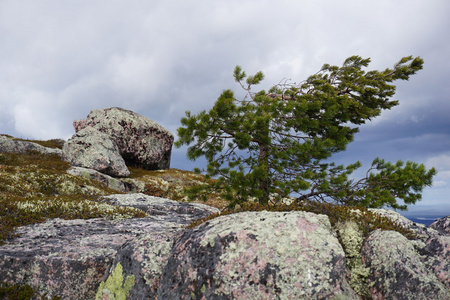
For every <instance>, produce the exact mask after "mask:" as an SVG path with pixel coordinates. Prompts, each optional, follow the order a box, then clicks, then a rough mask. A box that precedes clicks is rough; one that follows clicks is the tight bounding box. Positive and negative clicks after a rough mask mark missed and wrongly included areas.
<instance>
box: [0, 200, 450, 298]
mask: <svg viewBox="0 0 450 300" xmlns="http://www.w3.org/2000/svg"><path fill="white" fill-rule="evenodd" d="M99 201H100V202H101V204H102V205H109V206H114V207H116V206H123V207H134V208H137V209H139V210H141V211H144V212H145V213H146V217H144V218H134V219H123V218H121V219H118V220H107V219H100V218H97V219H89V220H80V219H76V220H62V219H52V220H47V221H45V222H43V223H39V224H35V225H29V226H24V227H20V228H19V229H18V230H17V232H16V233H17V235H16V236H14V237H12V238H11V239H9V240H8V241H7V243H5V244H4V245H1V246H0V278H1V279H2V281H3V282H7V283H20V284H29V285H31V286H32V287H34V288H37V287H39V293H41V294H46V295H47V297H53V296H61V298H62V299H109V300H112V299H361V297H360V296H361V295H364V297H365V298H364V299H366V298H367V299H370V298H371V297H372V298H373V299H450V297H449V295H450V282H449V278H450V273H449V272H450V270H449V249H450V235H446V234H441V233H440V232H441V231H442V228H440V227H445V222H440V221H438V222H437V223H436V224H435V225H434V227H435V229H430V228H428V229H427V228H425V229H424V228H422V230H421V231H420V232H419V229H417V230H418V233H420V234H417V237H416V238H415V239H407V238H406V237H404V236H403V235H401V234H400V233H398V232H396V231H382V230H376V231H374V232H372V233H371V234H370V235H369V236H368V237H364V236H363V235H362V233H361V231H360V229H359V227H358V226H356V224H355V223H352V222H346V223H342V224H338V225H336V226H331V224H330V221H329V219H328V217H327V216H325V215H320V214H314V213H309V212H302V211H290V212H267V211H261V212H243V213H238V214H231V215H224V216H220V217H217V218H214V219H212V220H209V221H206V222H205V223H203V224H201V225H199V226H197V227H195V228H193V229H189V228H186V227H185V226H186V225H187V224H189V223H190V222H191V221H193V220H196V219H198V218H203V217H206V216H208V215H210V214H213V213H218V212H219V211H218V210H217V209H215V208H212V207H209V206H207V205H204V204H196V203H182V202H177V201H173V200H169V199H163V198H158V197H152V196H147V195H144V194H140V193H136V194H116V195H109V196H102V197H101V198H100V199H99ZM377 212H378V213H380V214H384V215H388V216H390V217H391V218H392V219H397V218H400V216H399V215H398V214H396V213H390V212H388V211H384V210H377ZM355 213H357V212H355ZM403 221H404V222H405V224H404V225H405V226H406V227H408V226H414V225H413V224H407V223H408V222H407V221H405V220H403ZM411 223H412V222H411ZM439 224H443V225H442V226H439ZM411 228H414V227H411ZM367 293H368V294H367Z"/></svg>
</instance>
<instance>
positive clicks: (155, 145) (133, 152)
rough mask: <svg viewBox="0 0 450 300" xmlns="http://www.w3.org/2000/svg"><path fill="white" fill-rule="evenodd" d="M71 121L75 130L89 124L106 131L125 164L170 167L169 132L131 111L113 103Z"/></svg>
mask: <svg viewBox="0 0 450 300" xmlns="http://www.w3.org/2000/svg"><path fill="white" fill-rule="evenodd" d="M73 125H74V128H75V131H76V132H78V131H80V130H82V129H84V128H86V127H93V128H95V129H97V130H99V131H101V132H104V133H106V134H107V135H108V136H109V137H110V138H111V139H112V140H113V141H114V143H115V144H116V145H117V146H118V148H119V151H120V154H121V155H122V157H123V158H124V159H125V161H126V162H127V164H129V165H139V166H142V167H143V168H144V169H149V170H158V169H168V168H169V167H170V156H171V152H172V144H173V140H174V136H173V134H172V133H170V132H169V131H167V130H166V129H164V128H163V127H162V126H161V125H159V124H157V123H156V122H154V121H152V120H150V119H148V118H146V117H143V116H141V115H139V114H137V113H135V112H132V111H130V110H126V109H122V108H117V107H112V108H105V109H97V110H92V111H91V112H90V113H89V115H88V116H87V118H86V119H82V120H77V121H74V123H73Z"/></svg>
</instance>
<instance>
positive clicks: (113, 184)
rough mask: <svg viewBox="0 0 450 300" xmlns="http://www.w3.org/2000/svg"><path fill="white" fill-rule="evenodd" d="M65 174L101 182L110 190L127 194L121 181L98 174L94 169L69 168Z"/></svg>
mask: <svg viewBox="0 0 450 300" xmlns="http://www.w3.org/2000/svg"><path fill="white" fill-rule="evenodd" d="M67 173H68V174H70V175H73V176H81V177H84V178H88V179H92V180H96V181H100V182H103V183H104V184H105V185H106V186H107V187H109V188H110V189H114V190H116V191H119V192H127V188H126V187H125V184H124V183H123V182H122V181H120V180H119V179H117V178H114V177H111V176H109V175H106V174H103V173H100V172H98V171H96V170H94V169H88V168H83V167H70V168H69V169H67Z"/></svg>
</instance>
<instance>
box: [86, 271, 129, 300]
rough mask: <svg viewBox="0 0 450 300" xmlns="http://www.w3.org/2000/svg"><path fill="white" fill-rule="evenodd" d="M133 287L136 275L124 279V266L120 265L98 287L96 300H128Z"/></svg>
mask: <svg viewBox="0 0 450 300" xmlns="http://www.w3.org/2000/svg"><path fill="white" fill-rule="evenodd" d="M133 286H134V275H131V276H127V277H126V278H125V279H124V276H123V268H122V265H121V264H120V263H118V264H117V265H116V267H115V269H114V270H113V271H112V273H111V275H110V276H109V277H108V278H107V279H106V281H104V282H102V283H101V284H100V286H99V287H98V290H97V294H96V295H95V299H96V300H97V299H107V300H126V298H127V296H128V293H129V292H130V290H131V288H132V287H133Z"/></svg>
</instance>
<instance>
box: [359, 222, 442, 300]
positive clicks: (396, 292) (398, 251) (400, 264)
mask: <svg viewBox="0 0 450 300" xmlns="http://www.w3.org/2000/svg"><path fill="white" fill-rule="evenodd" d="M362 258H363V261H364V262H365V265H366V267H368V268H369V270H370V271H369V277H368V281H369V286H370V291H371V293H372V297H373V298H374V299H414V300H415V299H424V300H425V299H447V300H448V299H450V296H449V295H450V290H448V289H446V287H445V286H444V285H443V284H442V282H440V281H439V279H438V278H437V277H436V275H435V274H434V273H433V272H432V271H430V270H429V269H428V268H427V266H426V264H425V263H424V261H423V258H422V257H421V256H420V255H419V253H418V252H417V251H416V249H415V248H414V244H413V243H412V242H411V241H409V240H408V239H406V238H405V237H404V236H403V235H401V234H400V233H398V232H396V231H382V230H376V231H374V232H373V233H372V234H371V235H370V236H369V237H368V238H367V239H366V240H365V242H364V245H363V247H362Z"/></svg>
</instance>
